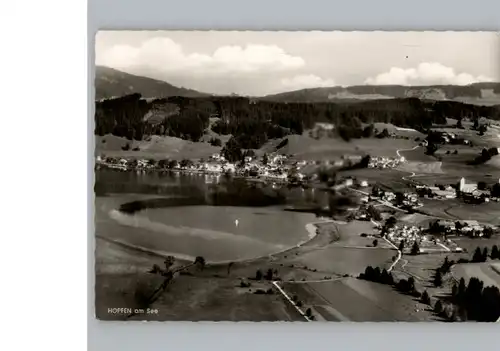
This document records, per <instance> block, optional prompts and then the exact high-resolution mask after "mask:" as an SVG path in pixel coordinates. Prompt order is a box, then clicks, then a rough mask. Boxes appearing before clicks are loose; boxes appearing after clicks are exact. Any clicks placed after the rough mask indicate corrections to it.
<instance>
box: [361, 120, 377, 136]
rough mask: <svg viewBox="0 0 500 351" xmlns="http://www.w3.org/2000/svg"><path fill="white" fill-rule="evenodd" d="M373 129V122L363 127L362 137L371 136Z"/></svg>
mask: <svg viewBox="0 0 500 351" xmlns="http://www.w3.org/2000/svg"><path fill="white" fill-rule="evenodd" d="M374 130H375V127H374V125H373V123H371V124H370V125H368V126H366V127H365V128H363V138H371V137H372V135H373V132H374Z"/></svg>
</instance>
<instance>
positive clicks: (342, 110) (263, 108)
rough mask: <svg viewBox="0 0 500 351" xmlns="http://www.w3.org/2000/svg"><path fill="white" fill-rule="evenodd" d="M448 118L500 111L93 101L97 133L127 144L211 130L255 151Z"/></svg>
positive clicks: (379, 103)
mask: <svg viewBox="0 0 500 351" xmlns="http://www.w3.org/2000/svg"><path fill="white" fill-rule="evenodd" d="M167 103H168V104H175V105H177V106H178V108H179V112H178V113H177V114H175V115H169V116H168V117H165V118H164V119H163V120H160V121H156V123H151V122H150V121H148V120H147V119H145V115H146V113H147V112H148V111H150V110H151V109H158V107H161V106H162V105H164V104H167ZM160 109H161V108H160ZM446 117H452V118H457V119H462V118H469V119H471V120H477V119H478V118H480V117H487V118H490V119H495V120H500V109H499V108H498V107H496V106H493V107H487V106H477V105H470V104H463V103H459V102H451V101H432V102H431V101H422V100H419V99H417V98H405V99H391V100H372V101H364V102H356V103H321V102H318V103H283V102H274V101H262V100H254V99H250V98H243V97H229V96H228V97H214V96H210V97H195V98H189V97H169V98H163V99H156V100H152V101H149V100H146V99H144V98H142V96H141V95H140V94H137V93H136V94H130V95H126V96H122V97H119V98H115V99H109V100H102V101H97V102H96V105H95V134H97V135H105V134H113V135H116V136H120V137H125V138H127V139H129V140H132V139H135V140H142V139H143V138H145V137H147V136H150V135H165V136H174V137H178V138H181V139H185V140H191V141H199V140H200V139H201V138H202V137H203V135H204V134H205V133H206V131H207V129H208V128H209V127H210V128H211V129H212V131H213V132H215V133H217V134H220V135H228V134H231V135H232V136H233V137H234V138H236V140H237V141H238V143H239V144H240V145H241V147H242V148H244V149H257V148H259V147H261V146H262V145H263V144H264V143H265V142H267V141H268V140H270V139H275V138H282V137H284V136H286V135H289V134H302V133H303V131H304V130H306V129H310V128H312V127H313V126H314V124H315V123H316V122H324V123H332V124H334V125H335V127H336V131H337V134H338V135H339V136H340V137H342V138H343V139H345V140H349V139H351V138H361V137H367V136H370V135H367V134H371V129H370V128H368V129H367V127H366V125H367V124H371V123H375V122H384V123H392V124H394V125H396V126H398V127H406V128H414V129H417V130H419V131H422V132H424V133H427V132H428V129H429V128H430V127H431V126H432V125H433V124H446ZM215 118H216V119H215ZM211 120H212V121H213V123H212V124H210V121H211ZM363 124H364V126H363Z"/></svg>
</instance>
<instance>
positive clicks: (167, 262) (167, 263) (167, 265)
mask: <svg viewBox="0 0 500 351" xmlns="http://www.w3.org/2000/svg"><path fill="white" fill-rule="evenodd" d="M164 263H165V269H166V270H167V271H168V270H169V269H170V267H172V266H173V265H174V263H175V257H174V256H167V257H166V258H165V261H164Z"/></svg>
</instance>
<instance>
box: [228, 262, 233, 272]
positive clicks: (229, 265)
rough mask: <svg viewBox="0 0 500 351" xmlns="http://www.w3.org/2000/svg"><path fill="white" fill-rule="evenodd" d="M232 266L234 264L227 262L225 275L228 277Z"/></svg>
mask: <svg viewBox="0 0 500 351" xmlns="http://www.w3.org/2000/svg"><path fill="white" fill-rule="evenodd" d="M233 264H234V262H229V263H228V265H227V275H229V273H231V268H232V267H233Z"/></svg>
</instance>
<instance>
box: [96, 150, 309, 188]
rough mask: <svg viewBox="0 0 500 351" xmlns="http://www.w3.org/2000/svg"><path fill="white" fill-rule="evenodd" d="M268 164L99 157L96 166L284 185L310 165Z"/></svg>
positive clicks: (283, 159) (278, 160) (277, 158)
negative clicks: (257, 179) (224, 175)
mask: <svg viewBox="0 0 500 351" xmlns="http://www.w3.org/2000/svg"><path fill="white" fill-rule="evenodd" d="M266 158H267V160H266V162H263V160H262V159H261V160H258V159H257V158H255V157H250V156H247V157H245V159H244V162H242V163H238V164H236V163H233V162H229V161H227V160H226V159H225V158H224V156H221V155H219V154H214V155H212V156H210V157H209V158H208V159H207V160H198V161H191V160H182V161H176V160H160V161H157V160H147V159H137V160H136V159H134V160H127V159H124V158H114V157H102V156H97V158H96V164H97V165H102V166H106V167H109V168H115V169H120V170H137V171H147V170H162V169H165V170H167V169H168V170H178V171H191V172H200V173H215V174H221V173H230V174H234V175H240V176H251V177H263V178H271V179H275V180H283V181H301V180H303V178H304V174H303V173H301V172H300V169H301V167H303V166H304V165H306V164H307V163H306V161H299V162H293V163H292V162H288V158H287V156H285V155H273V154H271V155H269V156H267V157H266Z"/></svg>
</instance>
